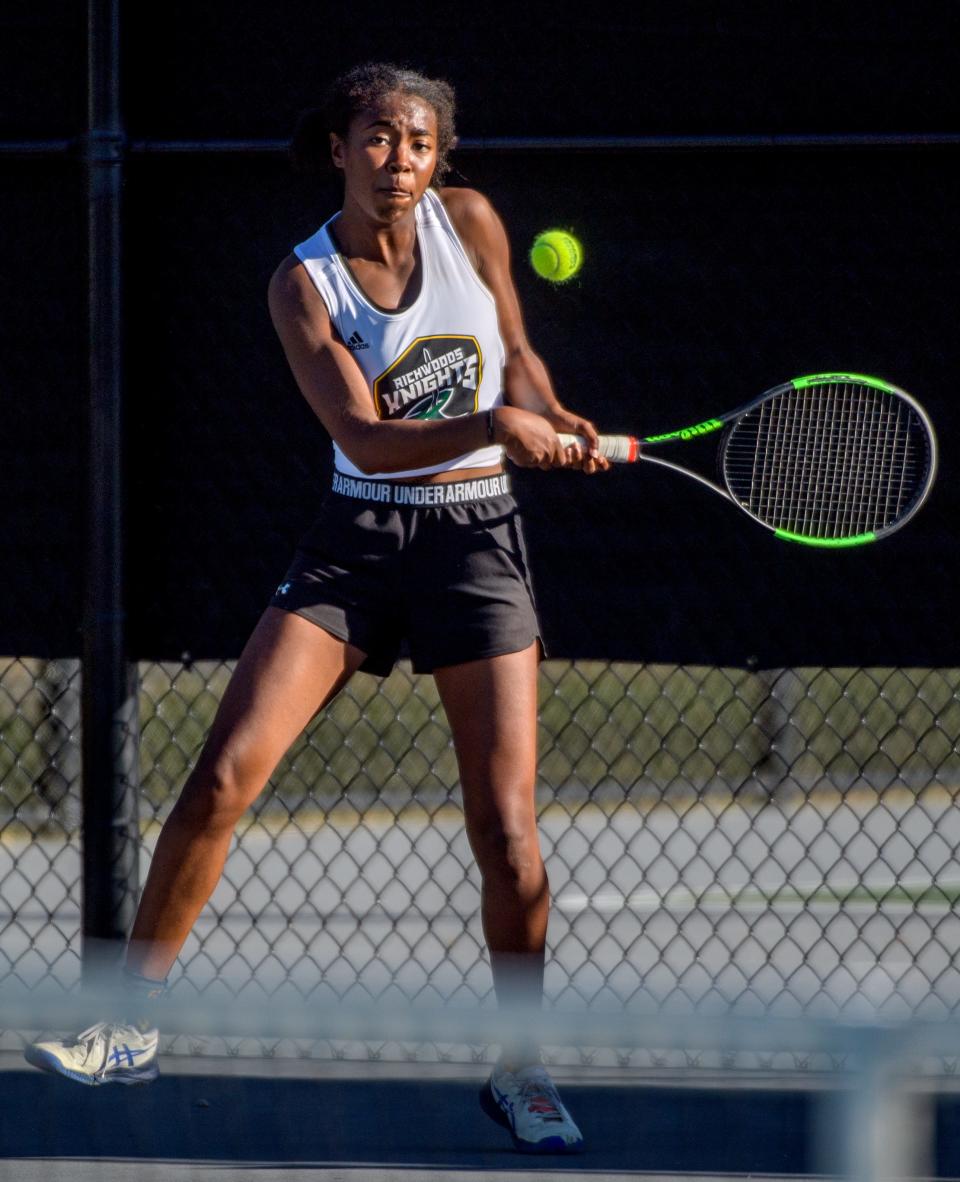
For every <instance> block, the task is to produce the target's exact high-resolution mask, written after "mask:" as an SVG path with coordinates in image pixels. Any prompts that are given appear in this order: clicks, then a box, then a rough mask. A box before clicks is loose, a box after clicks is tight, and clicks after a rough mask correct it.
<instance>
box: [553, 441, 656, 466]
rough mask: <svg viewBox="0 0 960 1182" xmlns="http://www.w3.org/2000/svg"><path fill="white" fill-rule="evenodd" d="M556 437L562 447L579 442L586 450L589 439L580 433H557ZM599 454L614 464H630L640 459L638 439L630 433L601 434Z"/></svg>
mask: <svg viewBox="0 0 960 1182" xmlns="http://www.w3.org/2000/svg"><path fill="white" fill-rule="evenodd" d="M557 438H558V439H559V440H560V444H561V446H563V447H569V446H570V445H571V444H572V443H579V444H580V446H581V447H582V448H583V449H584V451H586V449H587V448H588V447H589V446H590V443H589V441H588V440H586V439H584V437H583V436H582V435H565V434H558V435H557ZM600 454H601V455H602V456H606V458H607V459H608V460H610V461H611V462H612V463H614V464H632V463H634V462H635V461H636V460H639V459H640V440H639V439H635V438H634V436H632V435H601V436H600Z"/></svg>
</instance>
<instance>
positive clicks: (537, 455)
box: [267, 255, 556, 472]
mask: <svg viewBox="0 0 960 1182" xmlns="http://www.w3.org/2000/svg"><path fill="white" fill-rule="evenodd" d="M267 301H268V304H269V308H270V316H271V318H272V320H273V324H274V327H275V328H276V330H277V334H278V336H279V337H280V343H281V344H282V346H283V350H284V353H285V354H286V358H287V361H288V363H289V365H290V368H291V370H292V371H293V376H294V378H295V379H296V382H297V385H298V386H299V387H300V391H301V393H302V394H303V396H304V398H305V399H306V400H307V402H308V403H309V405H310V407H311V409H312V410H313V412H314V414H316V416H317V418H318V419H319V420H320V421H321V423H323V425H324V427H325V428H326V430H327V431H328V433H329V434H330V436H331V438H333V439H335V440H336V442H337V444H338V445H339V446H340V448H341V449H342V450H343V452H344V454H345V455H346V456H347V457H348V458H349V459H350V460H351V462H352V463H354V464H355V465H356V466H357V467H358V468H359V469H360V471H361V472H402V471H404V470H406V469H410V468H426V467H430V466H431V465H434V464H440V463H443V461H444V460H450V459H454V458H455V457H456V456H460V455H463V454H464V453H465V452H469V451H474V450H476V449H478V448H481V447H485V446H486V445H487V442H488V440H487V417H486V415H484V414H479V415H466V416H464V417H462V418H457V419H437V420H431V421H428V422H422V421H418V420H416V419H398V420H386V421H382V420H380V419H379V418H378V417H377V413H376V410H375V408H374V405H373V399H372V398H371V397H370V391H369V388H368V387H367V383H366V380H365V379H364V376H363V374H362V372H361V370H360V367H359V366H358V365H357V363H356V361H355V360H354V358H353V356H352V355H351V353H350V350H349V349H348V348H347V347H346V346H345V345H344V344H343V342H342V341H341V340H340V338H339V336H338V335H337V333H336V331H335V330H334V328H333V325H332V324H331V323H330V314H329V312H328V311H327V307H326V305H325V304H324V302H323V300H322V299H321V297H320V294H319V292H318V291H317V289H316V288H315V287H314V285H313V283H312V282H311V280H310V277H309V275H308V274H307V272H306V269H305V268H304V266H303V264H302V263H301V262H300V260H299V259H298V258H297V257H296V255H289V256H288V257H287V258H286V259H285V260H284V261H283V262H282V263H281V264H280V266H279V267H278V268H277V270H276V271H275V272H274V275H273V277H272V278H271V280H270V286H269V290H268V293H267ZM525 418H529V420H530V422H529V423H528V424H527V423H524V424H521V429H520V430H519V431H517V430H516V429H515V430H514V432H513V435H514V437H516V436H518V435H519V439H517V438H512V439H511V447H510V454H511V459H513V460H514V461H515V462H519V463H525V464H526V465H527V466H530V467H534V466H537V465H540V464H545V463H547V462H548V461H549V459H550V458H551V457H552V456H553V453H554V451H555V449H556V436H555V434H554V432H553V431H552V430H550V429H549V428H547V427H546V424H545V423H544V421H543V420H542V419H540V418H539V416H537V415H532V414H531V415H526V416H525ZM518 457H519V458H518Z"/></svg>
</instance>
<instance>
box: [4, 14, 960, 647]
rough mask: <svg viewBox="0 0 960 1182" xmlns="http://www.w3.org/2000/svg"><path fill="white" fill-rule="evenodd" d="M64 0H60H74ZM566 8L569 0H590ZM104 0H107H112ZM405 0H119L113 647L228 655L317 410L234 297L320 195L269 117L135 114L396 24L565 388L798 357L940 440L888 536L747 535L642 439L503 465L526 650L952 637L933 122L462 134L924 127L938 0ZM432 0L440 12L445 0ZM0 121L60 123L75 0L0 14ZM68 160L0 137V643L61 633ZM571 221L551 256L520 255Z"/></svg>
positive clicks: (617, 423)
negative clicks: (821, 541)
mask: <svg viewBox="0 0 960 1182" xmlns="http://www.w3.org/2000/svg"><path fill="white" fill-rule="evenodd" d="M81 7H82V6H81ZM592 7H593V8H596V7H597V6H592ZM131 8H132V6H131ZM518 9H519V6H513V7H507V6H506V5H504V6H499V7H496V8H489V9H487V10H486V13H485V15H484V16H483V17H481V16H479V15H474V14H473V11H472V9H470V10H468V9H467V8H466V6H464V9H463V10H462V11H460V10H458V9H457V8H451V6H449V5H447V6H445V8H444V9H442V10H441V9H439V8H438V9H437V10H436V12H432V11H431V10H430V8H429V6H427V7H420V6H418V7H417V9H416V11H415V12H413V11H411V10H406V11H405V10H398V9H393V8H386V7H384V6H381V5H372V4H352V5H350V6H341V5H327V4H304V3H302V2H298V3H290V2H284V3H274V4H271V5H269V6H266V5H250V6H247V7H242V6H241V7H238V6H236V5H227V4H225V3H223V2H222V0H217V2H215V3H202V2H197V3H193V4H191V5H187V4H182V3H171V4H167V5H165V6H163V7H162V8H157V9H151V10H150V14H149V20H147V19H145V17H144V16H143V15H142V14H141V15H140V16H137V15H131V16H129V17H128V18H127V20H126V23H125V25H124V36H123V50H124V72H123V78H122V83H123V85H122V98H123V106H124V112H125V123H126V132H127V134H128V137H129V139H130V141H131V143H132V144H133V146H134V147H133V150H131V151H130V153H129V155H128V160H127V164H126V165H125V175H126V184H125V197H124V201H125V209H124V218H125V242H124V274H125V280H124V282H125V316H126V343H125V344H126V348H125V358H126V370H127V382H126V431H127V440H126V456H125V462H126V474H127V486H128V502H127V510H126V523H127V533H128V597H127V598H128V614H129V639H130V644H131V649H132V653H133V655H136V656H150V657H160V656H163V657H179V656H180V655H181V654H182V653H183V652H189V653H191V654H192V655H193V656H203V655H208V656H222V657H226V656H232V655H235V654H236V652H237V651H238V649H239V647H240V646H241V645H242V643H243V641H244V639H245V637H246V635H247V634H248V633H249V630H250V628H251V627H252V625H253V623H254V622H255V620H256V618H257V616H258V614H259V612H260V610H261V609H262V606H263V604H264V602H265V601H266V599H267V597H268V596H269V594H270V592H271V591H272V589H273V587H274V586H275V585H276V583H277V581H278V580H279V577H280V575H281V574H282V573H283V570H284V569H285V566H286V564H287V561H288V559H289V557H290V554H291V551H292V548H293V546H294V545H295V543H296V540H297V538H298V536H299V535H300V533H301V532H302V531H303V530H304V529H305V528H306V526H307V524H308V523H309V521H310V519H311V517H312V515H313V513H314V511H315V509H316V505H317V503H318V501H319V498H320V497H321V496H322V493H323V489H324V486H325V483H326V480H327V474H328V471H329V459H328V450H329V444H328V442H327V440H326V438H325V436H324V434H323V431H322V429H321V428H320V427H319V425H318V424H317V423H316V422H315V420H314V419H313V418H312V416H311V414H310V413H309V411H308V410H307V408H306V406H305V404H304V403H303V402H302V400H301V399H300V396H299V395H298V393H297V391H296V388H295V386H294V384H293V381H292V379H291V378H290V376H289V374H288V372H287V370H286V365H285V362H284V359H283V356H282V353H281V351H280V348H279V345H278V344H277V342H276V340H275V337H274V335H273V331H272V328H271V326H270V323H269V318H268V316H267V312H266V300H265V292H266V285H267V281H268V279H269V276H270V274H271V272H272V270H273V268H274V267H275V266H276V265H277V263H278V262H279V261H280V259H281V258H283V256H284V255H285V254H286V253H287V252H288V251H289V250H290V248H291V246H292V245H293V244H295V243H296V242H298V241H300V240H301V239H303V238H305V237H306V236H308V235H309V234H310V233H311V232H312V231H313V230H314V229H315V228H316V226H317V225H318V224H319V223H320V222H321V221H322V220H324V219H325V218H326V217H327V216H329V214H330V213H332V212H333V211H334V210H335V209H336V207H337V190H336V187H335V185H334V184H333V183H332V182H325V181H320V182H318V181H316V180H312V181H307V180H304V179H303V178H298V177H295V176H293V175H292V173H291V172H290V170H289V169H288V168H287V166H286V162H285V160H284V158H283V156H282V154H280V153H276V152H259V153H252V154H249V153H248V154H240V153H232V154H223V153H218V154H212V153H205V154H191V155H185V154H182V153H181V154H170V153H158V152H146V151H144V150H143V149H144V145H145V144H148V143H153V142H155V141H161V140H171V139H189V140H204V139H244V140H251V139H252V140H256V139H267V140H279V139H284V138H286V137H287V135H288V134H289V131H290V129H291V127H292V125H293V122H294V120H295V117H296V115H297V113H298V112H299V111H300V110H302V109H303V108H304V107H306V106H309V105H311V104H313V103H314V102H316V101H317V98H318V96H319V93H320V91H321V90H322V87H323V85H324V83H325V81H326V80H327V79H329V77H330V76H331V75H332V74H333V73H335V72H337V71H339V70H341V69H343V68H345V67H346V66H348V65H351V64H353V63H355V62H357V61H361V60H367V59H376V58H385V59H390V60H401V61H406V62H408V63H410V64H412V65H414V66H416V67H418V68H421V69H423V70H425V71H426V72H428V73H439V74H443V75H445V76H447V77H449V78H450V80H451V81H452V82H453V83H454V84H455V85H456V87H457V91H458V98H459V102H460V107H461V115H460V121H459V130H460V132H461V135H463V136H464V137H465V138H467V140H468V146H467V148H465V149H462V150H461V151H459V152H458V153H457V154H456V157H455V172H454V174H453V176H452V178H451V180H452V183H454V184H468V185H472V186H476V187H478V188H480V189H482V190H483V191H484V192H486V193H487V194H488V195H489V196H490V197H491V199H492V200H493V201H494V203H495V205H496V206H497V207H498V209H499V210H500V211H501V213H502V215H503V217H504V220H505V222H506V224H507V227H508V230H509V232H510V236H511V239H512V241H513V244H514V249H515V255H516V258H515V271H516V279H517V283H518V287H519V289H520V293H521V298H522V300H523V303H524V307H525V311H526V316H527V321H528V327H529V331H530V335H531V338H532V340H533V342H534V344H535V347H536V348H537V349H538V350H539V351H540V352H541V353H542V355H543V356H544V358H545V359H546V361H547V363H548V365H549V366H550V368H551V371H552V372H553V375H554V378H555V382H556V385H557V388H558V391H559V393H560V395H561V397H562V398H563V399H565V400H566V401H567V402H568V403H569V404H570V405H571V406H573V407H575V408H576V409H578V410H582V411H584V412H585V413H588V414H590V415H591V416H592V417H593V418H594V419H595V420H596V421H597V422H598V423H599V424H600V425H601V426H602V427H603V428H604V429H606V430H611V431H637V432H640V433H644V434H647V433H653V432H657V431H661V430H669V429H671V428H674V427H677V426H680V425H685V424H687V423H689V422H694V421H698V420H700V419H703V418H705V417H708V416H710V415H713V414H716V413H719V412H722V411H724V410H727V409H729V408H730V407H732V406H735V405H738V404H739V403H741V402H745V401H747V400H749V399H750V398H752V397H754V396H755V395H757V394H759V393H760V392H762V391H763V390H764V389H766V388H768V387H770V386H772V385H775V384H778V383H780V382H782V381H785V380H787V379H789V378H791V377H794V376H797V375H798V374H803V373H809V372H816V371H820V370H833V369H849V370H854V371H858V372H866V373H876V374H877V375H879V376H881V377H884V378H886V379H888V380H890V381H893V382H895V383H897V384H899V385H901V386H903V387H905V388H906V389H908V390H910V391H911V392H912V393H913V394H914V395H915V396H916V397H918V398H919V399H920V401H921V402H922V403H923V404H924V405H925V406H926V407H927V409H928V410H929V411H930V413H931V416H932V417H933V419H934V421H935V423H936V425H937V429H938V433H939V437H940V443H941V449H942V469H941V475H940V478H939V481H938V484H937V487H936V489H935V491H934V494H933V497H932V500H931V502H930V504H929V505H928V506H927V507H926V508H924V509H923V511H922V512H921V514H920V515H919V516H918V517H917V518H916V520H915V521H914V522H911V524H910V525H909V526H908V528H906V529H904V530H902V531H901V532H899V533H898V534H896V535H895V536H894V537H893V538H891V539H889V540H886V541H884V542H882V543H879V544H878V545H876V546H875V547H867V548H863V549H859V550H856V551H846V552H843V551H841V552H838V553H823V552H819V551H811V550H808V549H806V548H803V547H793V546H790V545H788V544H785V543H782V542H778V541H776V540H775V539H773V538H772V537H770V536H769V535H767V534H766V532H765V531H763V530H761V529H759V528H758V527H756V526H754V525H752V524H751V523H750V522H748V520H747V519H746V518H745V517H744V516H743V515H742V514H739V513H737V512H736V511H735V510H734V509H733V508H732V507H730V506H729V505H727V504H725V503H724V502H722V501H721V500H720V498H715V497H711V496H710V494H709V493H707V492H705V491H704V490H702V489H701V488H700V487H699V486H697V485H695V484H693V483H692V482H690V481H686V480H684V479H683V478H682V477H678V476H674V475H673V474H671V473H665V472H662V471H660V470H657V469H649V470H648V469H645V468H640V469H637V470H619V471H617V472H615V473H613V474H611V475H610V476H607V477H604V478H597V479H594V480H590V481H586V480H584V478H583V477H581V476H578V475H576V474H568V473H552V474H542V473H533V474H522V475H521V477H520V479H519V481H518V483H519V485H520V495H521V499H522V503H523V505H524V509H525V514H526V519H527V528H528V535H529V540H530V545H531V552H532V558H533V565H534V575H535V580H536V585H537V590H538V595H539V599H540V605H541V611H542V615H543V621H544V628H545V632H546V637H547V641H548V645H549V647H550V649H551V652H552V653H553V654H554V655H557V656H561V655H569V656H578V657H603V658H621V659H631V660H644V661H677V662H683V663H704V664H717V663H719V664H744V663H750V664H754V663H756V664H758V665H761V666H772V665H791V664H792V665H797V664H804V665H815V664H834V665H837V664H851V665H859V664H865V665H897V664H908V665H909V664H918V665H940V666H944V665H957V664H960V651H958V643H957V636H956V630H955V629H954V628H953V627H952V624H953V615H954V611H953V604H954V601H955V598H956V594H955V591H954V587H955V585H956V582H957V559H956V556H955V550H954V539H955V536H956V534H955V530H954V528H953V527H952V523H953V521H954V519H955V517H956V510H957V504H956V502H957V496H958V494H957V491H956V480H955V460H954V457H953V449H952V440H953V439H954V438H955V437H956V430H957V422H956V415H957V411H956V409H955V396H954V374H955V373H956V372H957V370H958V366H957V361H958V360H960V358H958V356H957V354H958V351H960V342H958V334H957V331H956V327H955V321H956V311H957V301H956V289H957V275H958V273H960V267H958V264H960V247H958V243H957V235H956V233H955V221H956V214H955V211H956V209H957V208H958V201H957V198H958V195H960V194H958V188H960V181H958V179H957V176H956V172H957V170H956V167H955V165H956V157H957V154H958V149H957V148H953V147H923V146H913V147H899V148H887V149H884V148H879V149H878V148H853V147H850V148H843V149H839V148H831V149H826V150H817V151H814V150H802V151H801V150H796V149H789V148H784V147H758V148H754V149H752V150H732V149H726V150H722V151H721V150H716V149H701V150H690V151H677V150H671V151H649V150H644V151H632V152H630V151H619V152H617V151H612V150H608V151H601V152H596V151H593V152H584V151H575V150H571V149H570V148H566V149H562V150H538V151H534V150H529V151H524V152H517V151H492V150H486V151H483V150H480V145H478V144H477V143H476V141H477V140H482V139H484V138H487V137H511V136H525V137H528V136H563V137H572V136H611V135H632V136H641V135H649V136H679V135H690V136H706V135H724V136H735V135H744V136H749V135H767V136H776V135H790V134H801V133H802V134H809V133H822V134H842V133H859V134H869V133H874V134H889V133H901V134H916V135H918V136H921V135H923V134H924V133H928V134H929V133H937V132H952V131H957V130H960V89H958V85H957V73H958V71H957V66H956V61H957V58H956V53H957V49H958V35H957V34H958V28H960V12H958V11H957V10H956V9H955V8H954V7H953V6H949V5H943V6H940V5H929V4H928V5H924V4H922V3H920V4H911V5H909V6H906V5H900V4H898V5H866V4H864V5H859V4H849V5H848V4H845V5H843V6H842V7H841V6H837V5H834V4H816V3H815V4H803V5H800V4H782V5H781V4H776V5H769V4H763V5H760V4H737V3H716V4H710V3H702V4H696V3H667V2H665V0H664V2H657V3H649V4H638V5H636V6H635V7H634V8H633V9H632V10H631V12H630V14H629V15H621V16H617V15H616V10H615V9H604V11H603V12H600V11H597V12H596V13H594V12H593V11H592V10H591V11H588V10H587V9H584V10H583V11H582V12H581V14H580V15H573V16H570V17H565V18H563V19H562V20H561V19H560V17H558V15H557V14H556V13H553V14H552V15H551V14H550V13H549V12H548V11H547V10H543V9H541V10H538V9H537V7H536V6H524V8H523V11H522V12H520V11H518ZM443 13H445V14H446V15H445V16H444V15H443ZM0 78H2V79H4V82H3V83H2V84H0V85H2V88H3V89H2V91H0V98H2V102H0V140H5V141H22V140H55V139H64V140H71V139H72V138H73V137H75V136H76V135H77V134H78V133H80V132H81V131H82V129H83V124H84V85H85V82H84V26H83V19H82V14H80V15H79V16H78V13H77V11H76V6H74V5H72V4H69V5H68V4H67V3H65V2H59V0H58V2H54V0H36V2H34V3H32V4H30V5H27V4H25V3H14V4H13V5H12V6H8V7H7V8H5V10H4V13H3V15H2V16H0ZM83 203H84V193H83V184H82V172H81V165H80V163H79V162H78V160H77V159H76V158H75V155H74V154H71V153H70V152H69V151H68V152H67V153H66V154H64V155H62V156H51V155H46V156H36V157H26V156H23V155H20V156H17V157H13V156H10V155H9V154H8V155H3V156H0V272H2V274H3V275H4V277H5V283H4V284H3V291H2V292H0V397H2V399H3V406H4V411H5V413H4V416H3V424H4V427H3V431H2V433H0V504H2V505H3V507H4V510H5V512H4V517H3V529H4V538H5V545H4V553H5V555H6V559H7V561H6V563H5V564H4V565H5V567H6V576H7V577H6V578H5V579H4V580H3V585H2V591H0V651H3V652H7V653H11V654H13V653H16V654H22V655H27V654H36V655H43V654H46V653H54V654H68V653H75V652H77V651H78V649H79V626H80V607H79V601H80V589H81V586H82V575H83V553H84V545H83V530H84V525H83V506H84V497H85V492H84V489H85V487H86V481H87V474H86V473H85V471H84V449H85V434H84V433H85V429H86V428H85V411H84V404H85V398H86V392H85V391H86V361H85V348H86V329H85V312H84V300H85V292H86V273H85V247H84V216H85V215H84V204H83ZM554 225H560V226H565V227H568V228H570V229H572V230H574V231H575V232H576V234H577V235H578V236H579V237H580V238H581V240H582V241H583V243H584V246H585V250H586V262H585V265H584V268H583V271H582V273H581V275H580V277H579V278H578V279H577V280H576V281H575V282H573V283H571V284H569V285H566V286H564V287H560V288H555V287H551V286H549V285H548V284H545V283H543V282H542V281H540V280H538V279H537V278H536V277H535V276H534V275H533V272H532V271H531V270H530V268H529V266H528V265H527V263H526V260H525V255H526V250H527V249H528V246H529V243H530V242H531V240H532V238H533V236H534V234H535V233H536V232H537V231H538V230H540V229H544V228H546V227H549V226H554Z"/></svg>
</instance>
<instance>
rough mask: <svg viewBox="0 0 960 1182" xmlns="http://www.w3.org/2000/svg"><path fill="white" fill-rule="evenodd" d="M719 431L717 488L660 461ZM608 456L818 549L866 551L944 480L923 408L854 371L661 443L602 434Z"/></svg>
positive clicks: (777, 392) (770, 394) (569, 439)
mask: <svg viewBox="0 0 960 1182" xmlns="http://www.w3.org/2000/svg"><path fill="white" fill-rule="evenodd" d="M718 431H722V435H721V436H720V437H719V441H718V443H719V446H718V449H717V451H716V457H715V468H716V477H717V478H716V479H713V478H711V476H709V475H706V474H704V473H703V472H702V471H701V472H698V471H694V470H693V469H692V468H687V467H684V466H683V465H682V464H678V463H676V462H675V461H674V460H673V459H667V458H665V457H664V456H663V455H662V454H661V452H662V451H664V450H667V449H669V448H672V447H675V446H676V445H678V444H681V443H685V442H689V441H690V440H696V439H700V438H702V437H703V436H705V435H712V434H713V433H714V432H718ZM560 441H561V442H562V443H563V445H564V446H567V445H569V444H571V443H581V444H584V443H585V442H586V441H585V440H584V439H583V438H582V437H580V436H576V435H561V436H560ZM600 452H601V454H602V455H604V456H606V457H607V458H608V459H610V460H612V461H614V462H617V463H632V462H633V461H635V460H643V461H646V462H647V463H650V464H660V465H662V466H663V467H665V468H673V469H674V471H676V472H682V473H683V474H684V475H685V476H692V477H693V479H694V480H698V481H699V482H700V483H701V484H703V485H705V486H706V487H707V488H709V489H712V490H713V491H714V492H716V493H719V494H720V495H721V496H723V497H726V498H727V499H728V500H731V501H732V502H733V503H734V504H735V505H736V506H738V508H740V509H742V510H743V511H744V512H745V513H747V514H748V515H749V516H750V517H752V518H753V520H754V521H758V522H759V523H760V524H761V525H764V526H766V527H767V528H768V529H771V530H773V532H774V533H775V534H776V536H777V537H778V538H783V539H785V540H787V541H791V542H805V543H807V544H808V545H811V546H859V545H862V544H863V543H865V542H873V541H876V540H877V539H878V538H883V537H886V536H887V534H890V533H893V531H894V530H896V529H899V528H900V526H901V525H904V524H906V522H908V521H909V520H910V518H911V517H912V516H913V515H914V514H915V513H916V512H917V510H918V509H919V508H920V506H921V505H922V504H923V503H924V501H925V500H926V499H927V496H928V495H929V493H930V489H931V486H932V485H933V481H934V477H935V476H936V472H937V440H936V436H935V434H934V431H933V426H932V424H931V422H930V419H929V418H928V416H927V413H926V411H924V409H923V407H922V406H920V404H919V403H918V402H917V401H916V399H915V398H911V396H910V395H909V394H907V393H905V392H904V391H903V390H900V389H898V388H897V387H896V386H891V385H890V384H889V383H888V382H883V381H880V379H879V378H870V377H865V376H864V375H863V374H853V373H826V374H813V375H811V376H809V377H803V378H794V380H793V381H792V382H786V383H784V385H782V386H775V387H774V388H773V389H772V390H768V391H767V392H766V393H765V394H761V395H760V397H759V398H757V399H755V400H754V401H753V402H750V403H748V404H747V405H746V406H742V407H740V408H739V409H738V410H732V411H730V412H729V413H728V414H725V415H721V416H720V417H719V418H715V419H707V420H706V421H705V422H702V423H697V424H696V425H695V426H693V427H685V428H683V429H682V430H679V431H668V432H667V433H666V434H664V435H648V436H646V437H645V438H639V439H637V438H634V437H633V436H631V435H601V436H600Z"/></svg>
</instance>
